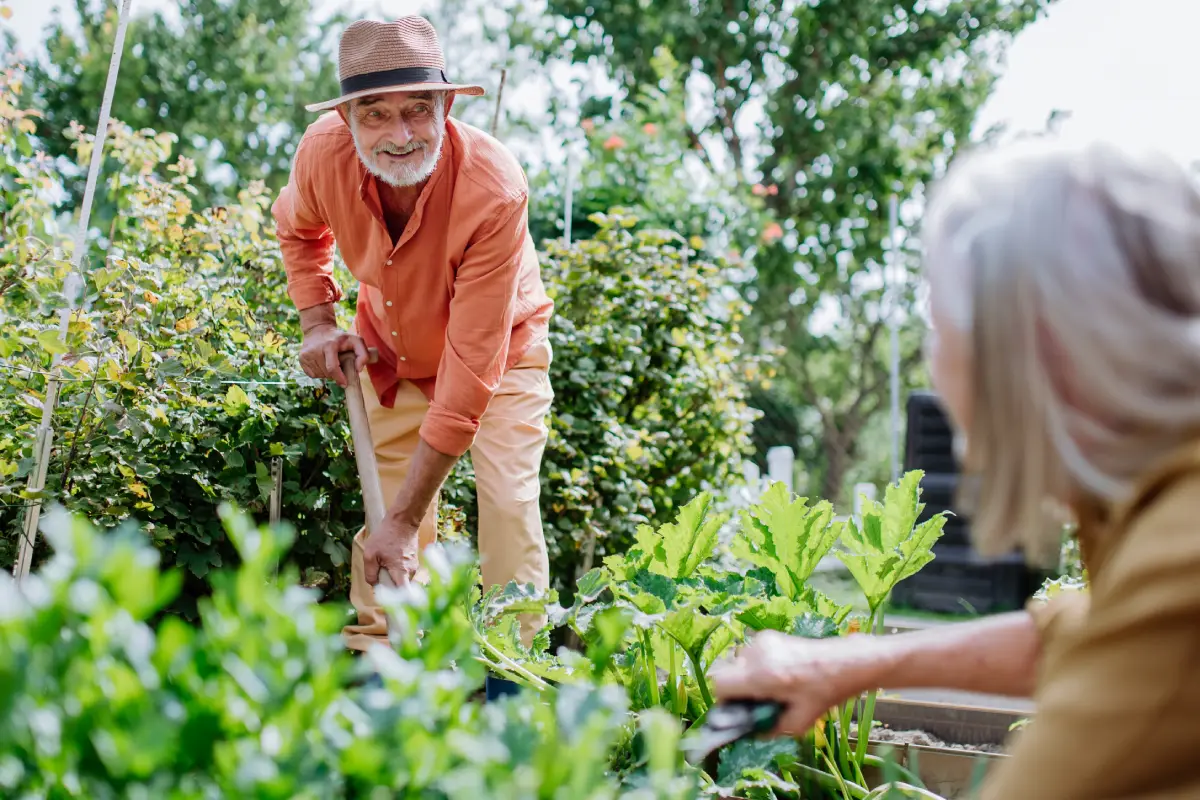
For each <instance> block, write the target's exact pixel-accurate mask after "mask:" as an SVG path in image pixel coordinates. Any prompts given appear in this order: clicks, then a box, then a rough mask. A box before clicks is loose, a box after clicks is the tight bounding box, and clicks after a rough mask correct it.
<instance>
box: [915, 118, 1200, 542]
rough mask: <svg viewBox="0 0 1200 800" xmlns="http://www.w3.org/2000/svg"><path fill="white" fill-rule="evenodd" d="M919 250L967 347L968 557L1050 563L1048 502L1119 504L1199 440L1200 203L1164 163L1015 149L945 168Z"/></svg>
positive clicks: (1094, 147)
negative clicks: (1017, 549) (1010, 556)
mask: <svg viewBox="0 0 1200 800" xmlns="http://www.w3.org/2000/svg"><path fill="white" fill-rule="evenodd" d="M922 241H923V243H924V247H925V251H926V252H925V264H926V271H927V276H928V279H929V283H930V291H931V297H932V302H934V303H935V304H936V305H937V308H938V311H939V318H941V319H944V320H946V321H948V323H949V324H950V325H951V326H952V327H954V328H955V329H957V330H958V331H959V332H961V333H962V334H964V335H965V336H966V337H967V342H968V343H969V350H970V359H971V373H970V380H969V381H968V385H969V391H970V392H971V398H970V399H969V400H968V403H969V404H970V416H969V423H968V424H967V426H966V427H967V430H965V431H964V432H963V433H964V434H965V436H966V452H965V459H966V463H965V464H964V472H965V473H967V475H968V477H969V479H970V483H971V484H972V485H973V488H972V490H971V492H970V494H971V495H972V497H971V502H970V505H971V506H972V509H971V517H972V523H971V525H972V529H973V539H974V541H975V546H976V548H977V549H978V550H979V551H980V552H981V553H984V554H986V555H997V554H1000V553H1003V552H1007V551H1011V550H1012V549H1013V547H1014V546H1016V545H1020V546H1021V547H1023V549H1024V553H1025V556H1026V558H1027V559H1028V560H1029V561H1031V562H1034V563H1053V562H1054V560H1055V558H1056V557H1057V552H1058V546H1059V542H1060V532H1061V524H1062V522H1061V520H1059V521H1058V522H1057V523H1055V521H1054V520H1053V518H1052V517H1051V516H1050V515H1049V514H1048V513H1047V507H1048V502H1054V501H1059V502H1065V503H1068V504H1071V505H1077V504H1079V503H1084V504H1088V505H1093V504H1098V505H1100V506H1101V507H1108V506H1110V505H1111V504H1113V503H1118V502H1120V501H1121V500H1123V499H1125V498H1126V497H1127V496H1128V495H1129V493H1130V491H1131V490H1132V488H1133V487H1134V485H1135V484H1136V482H1137V481H1138V479H1139V478H1140V477H1141V476H1143V475H1145V473H1146V472H1147V471H1148V470H1149V469H1151V468H1153V466H1154V465H1155V463H1156V462H1157V461H1159V460H1160V459H1162V458H1164V457H1165V456H1167V455H1168V454H1169V453H1170V451H1172V450H1173V449H1174V448H1177V447H1179V446H1180V445H1181V444H1182V443H1183V441H1185V440H1186V438H1187V437H1190V436H1196V435H1197V434H1200V194H1198V193H1197V189H1196V186H1195V184H1194V183H1193V180H1192V178H1191V176H1189V175H1188V173H1187V172H1186V171H1185V170H1184V169H1182V168H1181V167H1180V166H1179V165H1178V164H1176V163H1175V162H1174V161H1172V160H1171V159H1169V158H1166V157H1164V156H1161V155H1155V154H1134V153H1132V152H1129V151H1125V150H1122V149H1119V148H1117V147H1115V146H1112V145H1109V144H1103V143H1093V144H1088V145H1082V146H1081V145H1076V146H1069V145H1065V144H1061V143H1053V142H1050V141H1031V142H1027V143H1019V144H1016V145H1011V146H1007V147H1004V148H1000V149H997V150H994V151H987V152H981V153H977V154H972V155H969V156H965V157H963V158H961V159H959V160H957V161H956V162H955V163H954V165H953V166H952V167H951V169H950V171H949V174H948V175H947V176H946V177H945V179H943V180H942V181H941V182H940V184H939V185H938V186H937V187H936V191H935V192H934V194H933V196H932V199H931V203H930V206H929V208H928V211H927V214H926V216H925V220H924V224H923V232H922Z"/></svg>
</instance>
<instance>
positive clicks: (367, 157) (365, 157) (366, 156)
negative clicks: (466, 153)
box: [350, 109, 446, 186]
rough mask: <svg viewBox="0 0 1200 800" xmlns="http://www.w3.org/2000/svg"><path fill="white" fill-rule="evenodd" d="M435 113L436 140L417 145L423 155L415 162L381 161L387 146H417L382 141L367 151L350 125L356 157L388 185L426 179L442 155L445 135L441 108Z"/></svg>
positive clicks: (415, 183)
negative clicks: (431, 144)
mask: <svg viewBox="0 0 1200 800" xmlns="http://www.w3.org/2000/svg"><path fill="white" fill-rule="evenodd" d="M436 114H437V116H436V118H435V127H436V128H437V131H438V135H437V141H436V142H435V143H434V145H433V147H425V146H424V145H420V146H419V147H421V148H424V153H425V157H424V158H422V159H421V160H420V162H418V163H416V164H383V163H381V162H380V154H381V153H384V152H386V151H387V150H388V149H389V148H394V149H397V150H400V151H404V152H408V151H410V150H411V149H417V148H412V147H411V145H409V146H408V147H395V146H394V145H392V144H391V143H390V142H384V143H383V144H381V145H377V146H376V148H375V152H368V151H367V150H366V149H365V148H364V147H363V146H362V144H361V143H360V142H359V141H358V132H357V131H356V130H354V126H353V125H352V126H351V127H350V133H351V134H352V135H353V136H354V149H355V150H357V151H358V157H359V159H360V160H361V161H362V163H363V165H364V166H365V167H366V168H367V171H368V172H370V173H371V174H372V175H374V176H375V177H376V178H378V179H379V180H381V181H383V182H384V183H386V184H388V185H389V186H416V185H417V184H418V183H421V182H423V181H425V180H427V179H428V178H429V176H430V175H432V174H433V171H434V170H435V169H437V165H438V160H439V159H440V158H441V157H442V140H443V139H445V137H446V129H445V127H444V126H443V121H444V120H443V116H442V112H441V109H438V110H437V112H436Z"/></svg>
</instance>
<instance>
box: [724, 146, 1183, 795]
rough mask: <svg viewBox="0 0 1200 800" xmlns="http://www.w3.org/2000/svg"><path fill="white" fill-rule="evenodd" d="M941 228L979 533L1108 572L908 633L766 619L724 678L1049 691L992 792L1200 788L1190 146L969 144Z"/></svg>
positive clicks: (939, 287) (942, 346)
mask: <svg viewBox="0 0 1200 800" xmlns="http://www.w3.org/2000/svg"><path fill="white" fill-rule="evenodd" d="M922 239H923V243H924V246H925V251H926V252H925V262H926V263H925V266H926V270H927V276H928V279H929V286H930V301H931V302H930V306H931V307H930V311H931V319H932V326H931V331H930V336H929V344H928V354H927V355H928V360H929V367H930V371H931V376H932V378H933V382H934V385H935V387H936V389H937V390H938V392H939V394H940V396H941V399H942V401H943V402H944V404H945V405H946V408H947V410H948V412H949V414H950V417H951V419H952V421H953V423H954V426H955V428H956V430H957V431H958V432H959V433H960V434H961V436H962V437H963V439H964V441H965V448H964V453H963V456H964V472H966V473H967V474H969V475H970V476H971V477H972V483H973V486H974V491H973V492H972V494H973V503H972V507H973V512H972V532H973V538H974V542H975V546H976V549H978V550H979V551H981V552H982V553H984V554H997V553H1001V552H1004V551H1008V550H1010V549H1012V548H1013V547H1014V546H1017V545H1020V546H1021V547H1022V548H1023V550H1024V552H1025V553H1026V555H1027V557H1028V558H1030V559H1031V560H1035V561H1039V562H1041V561H1043V560H1044V559H1046V558H1047V557H1053V555H1054V553H1055V552H1056V549H1057V546H1058V542H1059V531H1060V530H1061V516H1059V515H1056V514H1055V513H1053V510H1054V509H1056V508H1057V509H1065V510H1067V511H1069V512H1070V513H1071V515H1072V517H1073V518H1074V520H1075V521H1076V523H1077V536H1078V539H1079V543H1080V547H1081V552H1082V554H1083V558H1084V562H1085V566H1086V567H1087V568H1088V572H1089V586H1088V589H1087V591H1086V592H1068V593H1063V594H1059V595H1057V596H1055V597H1054V598H1053V599H1052V600H1051V601H1050V602H1048V603H1046V604H1044V605H1042V604H1037V605H1035V604H1032V603H1031V604H1030V606H1029V607H1028V608H1027V610H1025V611H1022V612H1016V613H1010V614H1004V615H999V616H996V617H993V618H990V619H986V620H981V621H978V622H970V623H963V624H959V625H949V626H944V627H939V628H936V629H933V630H929V631H924V632H919V633H912V634H902V635H897V636H889V637H869V636H863V635H858V636H850V637H846V638H841V639H834V640H824V641H810V640H805V639H796V638H791V637H786V636H782V635H770V636H768V635H763V636H760V637H758V638H757V639H756V640H755V641H754V642H753V643H752V644H751V645H750V646H748V647H747V648H746V649H745V650H744V651H743V652H742V653H741V654H740V655H739V656H738V658H737V659H735V660H733V661H732V662H730V663H729V664H728V665H725V666H724V667H723V668H721V669H719V670H718V671H717V672H716V675H715V686H716V692H717V694H718V695H719V696H720V697H721V698H723V699H726V700H730V699H747V698H757V699H775V700H780V701H783V702H784V703H786V704H787V708H788V710H787V713H786V716H785V717H784V719H783V721H782V722H781V725H780V730H779V732H781V733H782V732H790V733H794V734H801V733H804V732H805V731H807V730H809V729H810V728H811V727H812V725H813V723H814V722H815V720H816V719H817V718H818V717H819V716H820V715H822V714H823V713H824V712H825V711H826V710H828V709H829V708H831V707H833V706H834V705H836V704H838V703H840V702H842V701H843V700H844V699H846V698H848V697H851V696H854V695H856V694H857V693H859V692H862V691H865V690H869V689H873V688H885V689H886V688H889V687H892V688H900V687H922V686H924V687H932V686H938V687H947V688H957V689H967V690H976V691H985V692H996V693H1002V694H1007V695H1014V696H1033V697H1035V699H1036V702H1037V713H1036V715H1035V717H1034V720H1033V721H1032V723H1031V724H1030V725H1029V726H1028V727H1027V728H1026V729H1025V730H1024V731H1022V732H1020V733H1018V734H1016V736H1015V738H1014V741H1013V742H1012V743H1011V747H1010V754H1011V758H1009V759H1006V760H1005V762H1003V764H1002V765H1001V766H1000V767H999V768H997V769H996V770H994V771H993V772H992V774H991V775H990V776H989V778H988V781H987V782H986V784H985V786H984V787H983V790H982V796H983V797H985V798H989V799H991V798H1003V799H1004V800H1024V799H1025V798H1030V799H1035V800H1065V799H1066V798H1089V800H1099V798H1149V797H1154V798H1176V797H1200V194H1198V193H1197V190H1196V187H1195V185H1194V184H1193V181H1192V179H1191V177H1190V176H1189V175H1188V174H1187V173H1186V172H1185V171H1184V170H1182V169H1181V168H1179V167H1178V166H1177V165H1175V164H1174V163H1173V162H1171V161H1170V160H1168V159H1166V158H1163V157H1158V156H1154V155H1145V156H1143V155H1134V154H1131V153H1127V152H1125V151H1123V150H1120V149H1117V148H1115V147H1112V146H1107V145H1100V144H1095V145H1091V146H1086V147H1067V146H1063V145H1053V144H1045V143H1030V144H1021V145H1016V146H1010V147H1008V148H1004V149H1000V150H996V151H992V152H987V153H983V154H979V155H973V156H970V157H964V158H962V159H960V161H958V162H956V164H955V165H954V166H953V167H952V168H951V170H950V173H949V175H948V176H947V177H946V178H945V179H944V180H943V182H942V183H941V185H940V186H939V187H938V191H937V192H936V194H935V195H934V197H933V199H932V203H931V205H930V207H929V209H928V213H927V216H926V220H925V224H924V230H923V233H922Z"/></svg>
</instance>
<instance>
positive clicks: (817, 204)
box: [512, 0, 1052, 497]
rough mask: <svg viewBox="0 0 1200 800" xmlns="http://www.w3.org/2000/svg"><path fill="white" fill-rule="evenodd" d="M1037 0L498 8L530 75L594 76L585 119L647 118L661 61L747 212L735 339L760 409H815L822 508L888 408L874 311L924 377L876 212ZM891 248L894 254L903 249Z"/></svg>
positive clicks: (975, 92)
mask: <svg viewBox="0 0 1200 800" xmlns="http://www.w3.org/2000/svg"><path fill="white" fill-rule="evenodd" d="M1051 2H1052V0H947V2H942V3H929V2H922V1H921V0H906V2H900V3H896V2H891V0H844V1H843V2H837V3H791V2H787V3H784V2H779V0H739V1H738V2H734V3H724V4H720V3H699V4H697V3H692V2H686V0H666V1H665V2H656V3H648V4H647V3H639V2H635V1H634V0H615V2H609V3H592V2H588V1H587V0H549V2H548V4H547V10H548V14H549V19H547V18H545V17H543V16H540V14H539V12H538V11H537V10H536V9H533V8H531V7H523V8H522V9H518V10H517V11H515V12H514V15H513V24H512V30H513V36H514V38H515V39H516V40H519V41H524V42H528V43H531V44H532V45H533V46H535V47H537V48H538V50H539V52H540V54H541V57H542V58H543V60H544V61H546V62H547V63H550V62H555V61H557V60H558V59H560V58H563V57H566V58H569V59H571V60H573V61H574V62H576V63H579V64H585V63H590V62H592V61H595V60H600V61H602V62H604V63H607V64H608V65H609V68H610V74H611V76H612V77H613V78H614V79H615V80H616V81H617V82H618V84H619V85H620V87H621V89H622V92H623V95H624V97H623V98H622V100H623V102H622V104H621V107H620V108H618V107H617V106H616V104H615V103H614V101H613V99H612V98H609V97H602V98H595V99H594V100H592V101H590V105H591V106H593V107H597V108H606V107H612V108H614V109H615V110H614V114H620V115H621V116H622V118H625V119H633V118H636V117H637V115H639V114H641V113H644V112H647V111H649V110H651V109H652V108H653V103H647V101H646V98H647V97H652V96H653V89H654V87H656V86H659V85H660V84H661V83H662V81H663V80H664V78H663V74H662V66H663V64H664V63H670V62H669V61H668V60H667V59H666V58H665V57H664V56H663V54H662V53H663V51H665V52H666V53H669V54H670V61H673V62H674V63H675V64H676V65H677V67H676V70H675V74H674V75H673V76H672V77H671V85H672V86H677V87H682V86H688V87H689V89H690V90H691V93H692V95H693V99H691V100H689V101H688V102H687V115H686V119H687V128H688V130H687V131H686V132H685V135H686V137H687V138H688V140H689V141H690V142H692V143H693V149H694V154H695V157H696V159H697V160H698V161H699V163H701V164H703V165H704V166H705V167H706V168H707V169H708V171H709V172H710V173H712V174H713V175H715V176H717V177H716V178H715V180H717V181H718V182H719V183H721V184H722V185H723V186H727V187H728V186H733V187H737V188H736V189H728V191H730V192H733V193H734V194H735V196H736V198H737V199H738V200H741V201H743V202H754V201H761V202H762V205H763V214H762V215H761V217H760V219H759V224H758V231H759V232H760V236H759V241H758V242H757V243H756V246H754V247H753V248H752V249H749V250H747V257H748V258H750V259H751V261H752V266H753V269H752V272H751V275H750V276H749V279H748V280H747V281H746V283H745V284H744V286H745V296H746V298H747V299H748V300H749V301H750V302H751V303H752V304H753V310H754V313H753V314H752V316H751V317H750V319H749V320H748V321H747V326H746V329H747V337H748V339H749V340H750V341H751V342H752V343H753V344H754V345H755V346H758V345H759V344H760V343H762V342H765V343H767V346H770V347H774V346H779V347H782V348H783V349H784V351H785V353H786V354H785V356H784V358H783V360H782V362H781V368H780V375H781V377H780V379H779V381H778V382H777V383H776V392H775V394H774V397H775V398H776V401H777V402H783V401H785V400H786V401H787V402H788V403H790V404H791V405H792V406H794V407H796V408H797V409H800V408H803V407H808V408H812V409H815V410H816V411H817V412H818V413H817V414H815V415H813V414H801V413H800V412H799V411H797V412H796V413H795V414H793V415H791V416H793V417H800V418H801V422H802V425H803V427H804V428H805V429H806V434H807V435H809V436H811V437H813V438H815V439H817V440H818V441H819V442H820V444H821V452H820V460H821V461H822V462H823V463H819V464H810V465H809V466H810V468H812V469H813V470H814V471H815V472H816V473H817V474H818V475H819V476H820V478H821V481H820V486H821V493H822V494H823V495H824V496H828V497H839V496H841V493H842V491H843V489H844V483H845V480H846V478H847V473H848V471H849V470H850V469H851V468H852V466H853V464H854V463H855V461H856V460H857V459H858V458H859V457H860V445H859V442H860V434H861V433H862V432H863V430H864V429H865V427H866V426H867V424H868V422H869V421H870V420H872V418H873V417H875V416H876V415H877V414H878V413H879V412H880V410H881V409H886V407H887V398H888V369H889V367H888V358H887V342H888V336H887V330H886V315H887V313H888V311H889V308H894V309H895V311H894V312H893V313H896V314H897V318H898V319H899V320H900V323H899V324H900V325H901V326H902V330H901V351H902V352H901V357H900V358H901V373H902V375H901V377H902V381H903V384H904V386H905V387H909V386H913V385H919V384H920V383H921V382H922V377H921V374H920V372H919V371H918V365H919V361H920V329H921V328H922V327H923V324H922V322H921V320H920V319H919V318H918V316H917V313H916V309H917V296H916V289H917V287H918V281H917V279H916V276H915V275H914V274H912V273H913V270H909V271H908V272H909V274H908V275H907V276H906V277H904V279H903V281H902V282H899V281H898V282H897V290H896V296H895V297H894V298H893V299H892V300H891V302H888V301H887V298H885V297H884V291H883V286H884V270H883V265H884V262H885V247H886V245H887V242H888V238H889V230H888V205H889V198H890V196H891V195H892V194H893V193H895V194H897V195H898V196H899V197H900V198H901V200H902V201H908V200H910V199H911V200H913V201H914V203H916V205H917V207H908V206H907V204H905V205H904V206H902V208H901V214H900V224H901V226H902V227H904V228H907V227H909V226H912V225H913V224H914V221H915V219H916V218H917V217H918V216H919V213H920V211H919V204H920V201H921V198H922V197H923V191H924V187H925V186H926V185H927V184H928V182H929V181H930V180H931V179H933V178H934V177H935V176H936V175H938V174H940V172H941V170H942V169H944V167H945V165H946V163H947V161H948V159H949V158H950V157H951V156H952V155H953V153H954V151H955V149H956V148H958V147H960V146H961V145H963V144H965V143H966V142H967V141H968V139H969V136H970V131H971V126H972V123H973V120H974V118H975V114H976V111H977V109H978V108H979V107H980V105H981V104H982V103H983V101H984V100H985V99H986V97H987V96H988V93H989V92H990V90H991V87H992V84H993V82H994V79H995V76H996V73H997V70H998V67H999V64H1000V62H1001V59H1002V57H1003V54H1004V50H1005V47H1006V45H1007V43H1008V41H1010V40H1011V37H1012V36H1013V35H1015V34H1016V33H1017V32H1019V31H1020V30H1022V29H1023V28H1024V27H1025V26H1027V25H1028V24H1030V23H1031V22H1033V21H1034V20H1035V19H1037V18H1038V17H1039V16H1040V15H1041V14H1042V13H1043V12H1044V11H1045V10H1046V8H1047V7H1048V6H1049V5H1050V3H1051ZM648 43H653V46H648ZM676 94H678V95H682V94H683V93H682V91H677V92H676ZM679 102H680V103H683V102H684V101H683V99H682V97H681V99H680V101H679ZM588 104H589V101H585V105H588ZM625 105H632V106H633V107H634V108H635V109H636V110H633V111H628V110H624V106H625ZM696 148H698V149H696ZM899 246H900V248H901V249H902V250H903V251H905V253H906V254H911V252H912V251H914V250H915V247H916V243H915V241H914V238H913V237H912V236H911V235H907V236H905V237H904V238H903V240H902V241H901V242H900V243H899ZM905 260H906V261H907V262H908V263H910V264H911V263H912V258H911V256H909V257H906V259H905ZM785 427H786V426H785ZM775 443H777V444H788V445H791V446H793V447H797V444H796V443H794V442H790V441H781V442H775Z"/></svg>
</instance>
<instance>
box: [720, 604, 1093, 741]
mask: <svg viewBox="0 0 1200 800" xmlns="http://www.w3.org/2000/svg"><path fill="white" fill-rule="evenodd" d="M1080 600H1081V601H1083V600H1084V599H1083V598H1080ZM1038 650H1039V633H1038V628H1037V626H1036V625H1035V624H1034V621H1033V618H1032V617H1031V616H1030V615H1029V613H1028V612H1025V611H1015V612H1011V613H1007V614H997V615H995V616H993V617H988V618H984V619H981V620H977V621H973V622H963V623H957V624H950V625H935V626H933V627H931V628H929V629H928V630H923V631H914V632H912V633H898V634H893V635H889V636H873V635H868V634H861V633H856V634H852V635H850V636H841V637H835V638H830V639H803V638H800V637H796V636H785V635H783V634H782V633H776V632H774V631H763V632H762V633H760V634H759V635H757V636H755V637H754V639H753V641H752V642H751V644H750V645H749V646H747V647H746V648H745V649H743V650H742V652H741V653H739V654H738V656H737V657H736V658H734V659H733V660H731V661H729V662H727V663H725V664H721V665H716V664H714V665H713V668H712V672H711V677H712V686H713V691H714V693H715V694H716V696H717V698H718V699H720V700H725V701H730V700H774V701H776V702H778V703H782V704H784V705H785V706H786V709H785V710H784V714H783V717H782V718H781V719H780V722H779V726H778V728H777V729H776V732H777V733H788V734H792V735H794V736H802V735H804V734H805V733H807V732H808V731H809V730H811V729H812V726H813V724H814V723H815V722H816V721H817V719H818V718H820V717H821V716H822V715H823V714H824V713H825V712H826V711H828V710H829V709H831V708H834V707H835V706H837V705H839V704H841V703H842V702H843V701H845V700H846V699H848V698H850V697H853V696H855V695H858V694H860V693H862V692H866V691H870V690H872V689H917V688H924V687H939V688H944V689H960V690H963V691H969V692H989V693H994V694H1002V695H1008V696H1010V697H1029V696H1030V694H1031V693H1032V691H1033V686H1034V680H1035V675H1036V669H1037V659H1038Z"/></svg>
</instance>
